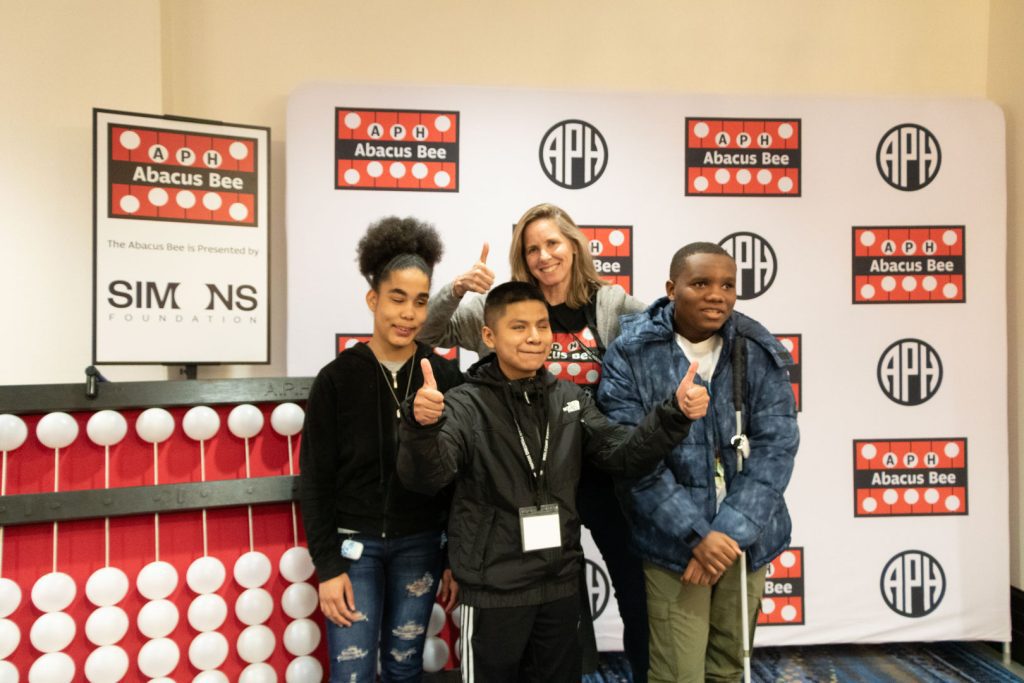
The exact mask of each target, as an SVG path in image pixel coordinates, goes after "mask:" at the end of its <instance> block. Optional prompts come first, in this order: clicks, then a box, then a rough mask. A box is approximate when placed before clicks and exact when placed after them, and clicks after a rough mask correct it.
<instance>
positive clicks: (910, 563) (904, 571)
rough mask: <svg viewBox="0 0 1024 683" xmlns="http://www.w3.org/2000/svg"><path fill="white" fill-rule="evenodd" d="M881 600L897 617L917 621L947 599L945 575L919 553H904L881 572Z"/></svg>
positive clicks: (931, 560) (935, 564)
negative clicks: (944, 598) (898, 615)
mask: <svg viewBox="0 0 1024 683" xmlns="http://www.w3.org/2000/svg"><path fill="white" fill-rule="evenodd" d="M879 585H880V588H881V590H882V599H883V600H885V604H886V605H888V606H889V609H891V610H892V611H893V612H895V613H896V614H900V615H902V616H905V617H910V618H912V619H917V618H919V617H923V616H925V615H928V614H931V613H932V612H934V611H935V609H936V608H937V607H938V606H939V604H941V603H942V598H943V597H945V595H946V573H945V572H944V571H943V570H942V565H941V564H939V561H938V560H936V559H935V558H934V557H932V556H931V555H929V554H928V553H926V552H924V551H922V550H905V551H903V552H902V553H900V554H898V555H896V556H895V557H893V558H892V559H891V560H889V562H888V563H886V565H885V568H884V569H882V578H881V579H880V581H879Z"/></svg>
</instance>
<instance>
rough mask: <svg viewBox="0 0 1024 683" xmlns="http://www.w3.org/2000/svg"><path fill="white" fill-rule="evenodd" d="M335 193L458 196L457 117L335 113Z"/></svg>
mask: <svg viewBox="0 0 1024 683" xmlns="http://www.w3.org/2000/svg"><path fill="white" fill-rule="evenodd" d="M334 187H335V189H338V190H403V191H408V192H458V191H459V112H457V111H428V110H414V109H365V108H357V107H338V108H337V109H336V110H335V176H334Z"/></svg>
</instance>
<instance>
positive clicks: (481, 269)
mask: <svg viewBox="0 0 1024 683" xmlns="http://www.w3.org/2000/svg"><path fill="white" fill-rule="evenodd" d="M490 250H491V245H489V244H488V243H487V242H484V247H483V249H481V250H480V260H479V261H477V262H476V263H474V264H473V267H472V268H470V269H469V270H467V271H466V272H465V273H463V274H462V275H459V276H458V277H456V278H455V279H454V280H453V281H452V293H453V294H454V295H455V296H457V297H458V298H460V299H461V298H462V297H463V296H465V295H466V292H476V293H477V294H485V293H486V292H487V291H488V290H489V289H490V288H491V286H492V285H493V284H494V271H493V270H491V269H490V268H488V267H487V254H488V253H489V252H490Z"/></svg>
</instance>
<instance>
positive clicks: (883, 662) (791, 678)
mask: <svg viewBox="0 0 1024 683" xmlns="http://www.w3.org/2000/svg"><path fill="white" fill-rule="evenodd" d="M598 673H599V675H600V677H599V678H598V677H595V678H594V682H593V683H631V681H632V676H631V675H630V673H629V665H628V664H627V663H626V661H625V658H624V657H622V656H621V655H616V654H610V653H609V654H604V655H602V662H601V670H600V671H599V672H598ZM751 678H752V680H754V681H758V682H759V683H795V682H797V681H800V682H801V683H804V682H808V683H833V682H835V683H881V682H885V683H975V682H976V683H1003V682H1010V681H1024V679H1022V678H1018V677H1017V676H1016V675H1015V674H1013V673H1012V672H1010V671H1008V670H1007V669H1005V668H1003V666H1002V665H1001V664H1000V662H999V656H998V654H997V653H996V652H995V651H994V650H991V649H989V648H986V647H985V646H984V645H982V644H979V643H954V642H947V643H895V644H889V645H815V646H805V647H777V648H772V647H764V648H760V649H758V650H757V652H756V653H755V656H754V660H753V662H752V664H751Z"/></svg>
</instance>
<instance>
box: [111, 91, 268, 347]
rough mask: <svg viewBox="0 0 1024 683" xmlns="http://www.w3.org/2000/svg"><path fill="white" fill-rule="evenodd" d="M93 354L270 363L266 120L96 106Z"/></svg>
mask: <svg viewBox="0 0 1024 683" xmlns="http://www.w3.org/2000/svg"><path fill="white" fill-rule="evenodd" d="M93 143H94V157H93V158H94V176H93V363H95V364H147V363H153V364H167V365H182V364H196V363H268V362H270V270H269V269H270V255H269V247H270V239H269V234H270V229H269V227H270V226H269V217H270V205H269V200H270V196H269V195H270V193H269V187H270V158H269V156H270V129H269V128H266V127H258V126H244V125H237V124H225V123H220V122H215V121H199V120H194V119H182V118H178V117H170V116H152V115H147V114H132V113H128V112H117V111H109V110H104V109H94V110H93Z"/></svg>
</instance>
